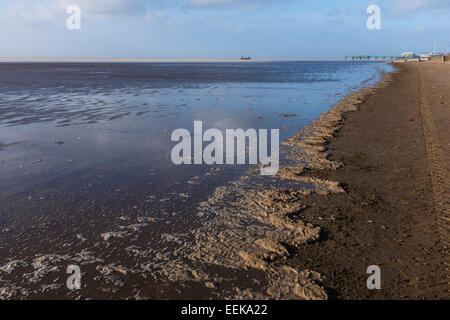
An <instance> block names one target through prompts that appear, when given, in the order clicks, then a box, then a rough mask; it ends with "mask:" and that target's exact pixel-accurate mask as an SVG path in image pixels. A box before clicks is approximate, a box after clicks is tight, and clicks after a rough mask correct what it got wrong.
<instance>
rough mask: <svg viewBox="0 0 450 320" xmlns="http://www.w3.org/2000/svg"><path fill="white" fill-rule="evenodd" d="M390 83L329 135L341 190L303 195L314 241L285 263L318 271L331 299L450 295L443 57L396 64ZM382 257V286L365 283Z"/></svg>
mask: <svg viewBox="0 0 450 320" xmlns="http://www.w3.org/2000/svg"><path fill="white" fill-rule="evenodd" d="M395 66H396V67H397V68H398V71H397V73H395V74H394V75H393V77H392V80H391V84H390V85H389V86H387V87H385V88H383V89H381V90H376V91H375V92H374V93H372V94H370V95H368V96H367V98H365V99H364V100H363V102H362V103H361V104H360V105H359V110H358V111H356V112H351V113H347V114H346V116H345V122H344V125H343V127H342V128H341V129H340V130H339V132H338V133H337V134H336V137H332V138H331V139H329V140H327V142H326V146H327V149H328V151H327V153H328V154H329V159H330V160H332V161H338V162H340V163H342V167H341V168H339V169H337V170H311V171H309V172H308V176H311V177H317V178H320V179H327V180H335V181H339V182H340V184H341V186H342V187H343V188H344V189H345V193H343V194H331V195H327V196H318V195H312V196H310V197H308V198H306V199H305V200H304V201H305V205H306V206H308V209H307V210H306V211H305V212H304V215H303V217H304V219H305V221H307V222H311V223H314V222H318V221H319V220H320V222H319V223H318V224H319V225H320V226H321V228H322V230H323V233H322V237H321V240H320V241H317V242H315V243H314V244H309V245H305V246H302V247H301V248H300V249H299V251H298V252H299V253H298V255H296V256H295V258H293V259H291V260H290V261H289V262H288V265H290V266H292V267H293V268H305V267H306V268H310V269H312V270H315V271H317V272H319V273H320V274H321V275H322V284H323V285H324V286H325V287H326V288H327V291H328V293H329V298H337V299H448V298H449V293H448V288H449V287H448V262H449V255H448V227H449V224H448V221H449V220H448V219H449V210H450V204H449V197H448V194H449V186H450V184H449V179H450V173H449V166H448V164H449V163H450V158H449V155H450V140H449V137H450V135H449V129H450V122H449V121H450V82H449V79H450V64H443V63H401V64H400V63H399V64H395ZM371 264H375V265H379V266H380V268H381V272H382V290H374V291H370V290H367V288H366V286H365V279H366V275H365V270H366V268H367V266H368V265H371Z"/></svg>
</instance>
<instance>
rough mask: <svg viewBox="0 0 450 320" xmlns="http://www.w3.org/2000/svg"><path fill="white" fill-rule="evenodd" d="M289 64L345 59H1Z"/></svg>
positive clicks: (20, 59)
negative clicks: (291, 62)
mask: <svg viewBox="0 0 450 320" xmlns="http://www.w3.org/2000/svg"><path fill="white" fill-rule="evenodd" d="M277 61H279V62H283V61H286V62H289V61H345V59H343V58H342V59H299V58H292V59H290V58H285V59H251V60H242V59H239V58H238V59H220V58H210V59H192V58H190V59H189V58H188V59H184V58H169V59H164V58H157V59H145V58H14V57H0V62H277Z"/></svg>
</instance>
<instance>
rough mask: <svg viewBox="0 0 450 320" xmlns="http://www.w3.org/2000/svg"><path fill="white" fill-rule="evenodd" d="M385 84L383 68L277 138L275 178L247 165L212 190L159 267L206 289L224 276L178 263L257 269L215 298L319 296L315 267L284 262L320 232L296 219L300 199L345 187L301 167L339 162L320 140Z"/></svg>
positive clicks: (321, 296)
mask: <svg viewBox="0 0 450 320" xmlns="http://www.w3.org/2000/svg"><path fill="white" fill-rule="evenodd" d="M390 82H391V73H388V74H384V76H383V77H382V79H380V81H379V82H377V83H376V84H375V85H374V86H372V87H365V88H362V89H360V90H359V91H356V92H353V93H351V94H349V95H347V96H346V97H344V98H343V99H342V100H341V101H339V102H338V103H337V104H335V105H334V106H333V107H332V108H331V109H330V110H328V111H326V112H324V113H322V114H321V116H320V117H319V118H318V119H316V120H314V121H312V124H311V125H308V126H306V127H304V128H303V129H302V130H300V131H299V132H298V133H297V134H296V135H295V136H294V137H292V138H290V139H289V141H286V142H283V143H282V145H283V146H284V147H283V149H282V150H281V153H285V154H286V163H285V164H284V165H283V164H282V165H281V166H280V170H279V172H278V174H276V175H275V176H272V177H269V178H263V177H261V176H260V175H259V174H258V172H259V171H258V169H252V170H250V171H249V173H248V174H246V175H244V176H242V177H241V178H240V179H239V180H238V181H235V182H233V183H232V184H231V185H228V186H222V187H219V188H217V189H216V191H215V192H214V194H213V195H212V196H211V197H209V199H208V200H207V201H205V202H202V203H200V205H199V207H198V211H199V212H200V213H201V216H203V217H204V216H206V217H208V218H207V219H206V220H205V221H204V222H203V226H202V227H200V228H198V229H196V230H193V231H192V234H193V236H194V238H193V242H192V243H191V244H189V245H184V246H183V248H182V250H181V252H179V254H180V257H179V259H175V260H176V261H175V262H172V261H171V262H170V263H168V264H167V265H166V266H165V267H166V268H167V269H166V270H165V273H167V274H172V275H174V276H175V277H176V278H175V279H176V280H177V281H179V282H188V281H196V282H203V283H205V286H206V287H209V288H221V287H227V286H226V285H224V284H223V283H220V282H226V280H225V279H226V277H224V278H222V279H219V281H214V280H213V279H210V278H209V276H208V274H209V272H208V269H209V268H208V267H206V268H204V269H201V268H200V269H198V266H193V265H192V264H190V263H180V261H186V260H191V261H196V262H197V263H199V262H200V265H210V266H211V265H213V266H216V267H219V268H229V269H232V270H237V271H239V272H240V273H243V274H246V277H249V276H255V273H256V274H258V273H261V274H260V276H259V277H260V278H258V280H257V284H258V285H257V286H255V285H251V286H249V287H247V288H241V287H239V288H235V289H236V292H235V293H232V292H228V293H226V292H222V294H221V295H220V296H221V297H222V298H224V297H226V298H230V299H306V300H310V299H313V300H323V299H327V298H328V297H329V296H328V293H327V291H326V290H325V288H324V287H323V286H322V284H321V281H322V279H321V275H320V273H317V272H316V271H315V270H313V269H309V268H300V270H299V268H292V267H291V266H289V265H288V264H286V262H288V261H289V260H290V259H292V258H293V257H295V255H296V253H295V251H296V250H298V249H299V248H301V247H302V246H303V245H310V244H311V243H317V242H320V241H321V238H322V233H323V230H322V228H321V226H320V224H317V221H316V222H315V223H314V222H306V221H304V219H303V218H302V215H303V214H304V212H305V210H307V207H306V206H305V204H304V199H305V198H307V197H309V196H312V195H317V196H324V195H332V194H343V193H345V191H344V189H343V188H342V187H341V186H340V183H339V182H338V181H334V180H328V179H320V178H316V177H310V176H308V175H307V174H306V173H307V172H309V171H311V170H317V169H337V168H339V167H340V166H341V165H340V164H339V163H338V162H335V161H330V160H328V154H327V150H326V148H325V147H323V146H321V144H326V141H327V140H328V139H329V138H331V137H333V136H334V135H335V134H336V133H337V132H338V131H339V129H340V128H341V127H342V125H343V120H344V118H345V115H346V114H347V113H348V112H351V111H356V110H358V109H359V105H360V104H362V103H364V101H365V99H366V98H367V96H369V95H371V94H374V92H377V91H379V90H381V89H382V88H384V87H386V86H388V85H389V84H390ZM245 226H246V227H245ZM299 254H301V252H299ZM191 274H197V275H202V276H201V277H192V276H191ZM255 278H256V277H255ZM217 282H218V283H217ZM232 285H233V286H236V285H239V283H237V284H236V283H234V284H232Z"/></svg>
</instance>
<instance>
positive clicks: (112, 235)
mask: <svg viewBox="0 0 450 320" xmlns="http://www.w3.org/2000/svg"><path fill="white" fill-rule="evenodd" d="M100 236H101V237H102V238H103V240H105V241H108V240H110V239H112V238H120V239H123V238H125V237H126V236H127V233H126V232H116V231H109V232H105V233H102V234H101V235H100Z"/></svg>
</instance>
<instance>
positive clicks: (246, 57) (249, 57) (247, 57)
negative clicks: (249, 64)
mask: <svg viewBox="0 0 450 320" xmlns="http://www.w3.org/2000/svg"><path fill="white" fill-rule="evenodd" d="M241 60H252V56H250V55H249V56H244V55H243V54H241Z"/></svg>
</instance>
